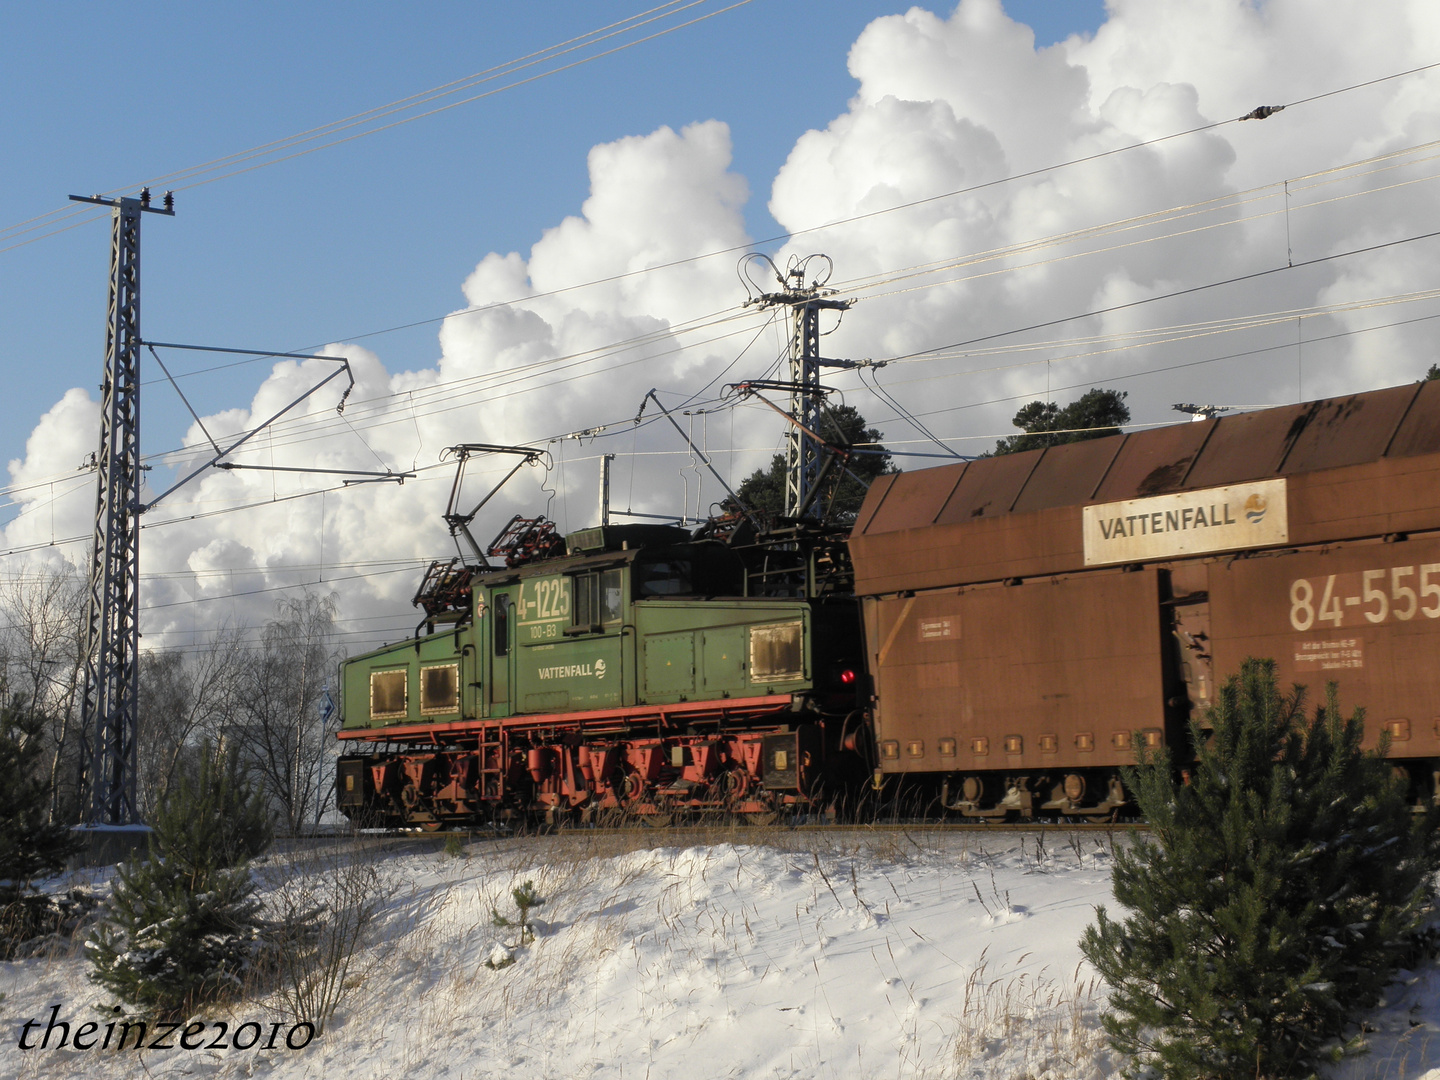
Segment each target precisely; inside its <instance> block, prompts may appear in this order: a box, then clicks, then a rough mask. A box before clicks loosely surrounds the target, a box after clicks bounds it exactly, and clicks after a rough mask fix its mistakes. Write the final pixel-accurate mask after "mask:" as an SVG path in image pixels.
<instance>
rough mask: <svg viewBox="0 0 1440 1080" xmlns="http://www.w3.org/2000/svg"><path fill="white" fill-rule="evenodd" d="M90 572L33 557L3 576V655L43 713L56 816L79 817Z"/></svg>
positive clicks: (31, 705) (12, 689) (27, 700)
mask: <svg viewBox="0 0 1440 1080" xmlns="http://www.w3.org/2000/svg"><path fill="white" fill-rule="evenodd" d="M84 635H85V579H84V575H83V574H82V573H81V571H80V570H79V569H78V568H76V567H74V566H71V565H69V564H61V565H59V566H39V565H31V566H28V567H25V568H24V569H23V570H21V571H19V572H17V573H12V574H10V575H7V576H5V577H3V578H0V658H3V663H4V678H5V684H6V687H7V689H8V691H9V693H11V694H12V695H15V696H17V697H18V698H19V699H20V700H21V701H22V702H23V703H24V706H25V709H26V711H27V712H28V713H29V714H31V715H36V716H42V717H44V728H43V730H44V737H45V740H46V764H47V769H48V771H49V791H50V815H49V816H50V820H51V821H52V822H56V821H60V822H65V823H73V822H75V821H78V820H79V813H80V808H79V804H78V792H77V787H78V776H79V751H80V730H79V729H80V695H81V693H82V692H83V689H84V688H83V685H82V683H83V679H84V666H85V658H84Z"/></svg>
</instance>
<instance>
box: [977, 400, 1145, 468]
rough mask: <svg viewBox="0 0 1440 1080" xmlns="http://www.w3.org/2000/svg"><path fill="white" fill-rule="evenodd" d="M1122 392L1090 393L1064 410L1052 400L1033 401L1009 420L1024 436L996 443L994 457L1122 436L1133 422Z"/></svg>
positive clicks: (1013, 436) (1007, 438) (1009, 437)
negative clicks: (1127, 425) (1121, 426)
mask: <svg viewBox="0 0 1440 1080" xmlns="http://www.w3.org/2000/svg"><path fill="white" fill-rule="evenodd" d="M1125 397H1126V394H1125V393H1124V391H1121V390H1087V391H1086V392H1085V393H1083V394H1081V395H1080V396H1079V397H1078V398H1076V399H1075V400H1074V401H1072V402H1071V403H1070V404H1069V405H1066V406H1065V407H1064V408H1061V407H1060V406H1059V405H1057V404H1056V403H1055V402H1053V401H1032V402H1030V404H1028V405H1025V406H1023V407H1022V408H1021V409H1020V411H1019V412H1017V413H1016V414H1015V416H1014V418H1013V419H1012V420H1011V421H1010V422H1011V423H1012V424H1014V425H1015V426H1016V427H1018V428H1019V429H1020V430H1021V431H1023V432H1024V433H1025V434H1023V435H1010V436H1007V437H1006V438H1003V439H1000V440H999V441H998V442H996V443H995V449H994V451H993V453H994V454H996V455H1000V454H1015V453H1019V452H1020V451H1021V450H1039V449H1042V448H1044V447H1046V446H1059V445H1060V444H1061V443H1072V442H1084V441H1085V440H1086V439H1099V438H1103V437H1104V436H1106V435H1118V434H1120V425H1121V424H1128V423H1129V422H1130V406H1128V405H1126V404H1125Z"/></svg>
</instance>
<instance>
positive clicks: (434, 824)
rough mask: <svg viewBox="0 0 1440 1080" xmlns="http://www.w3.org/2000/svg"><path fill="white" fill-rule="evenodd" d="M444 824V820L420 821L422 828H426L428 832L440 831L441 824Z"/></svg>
mask: <svg viewBox="0 0 1440 1080" xmlns="http://www.w3.org/2000/svg"><path fill="white" fill-rule="evenodd" d="M444 824H445V823H444V822H443V821H422V822H420V828H422V829H424V830H425V831H426V832H439V831H440V826H442V825H444Z"/></svg>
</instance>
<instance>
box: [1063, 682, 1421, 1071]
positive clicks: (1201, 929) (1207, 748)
mask: <svg viewBox="0 0 1440 1080" xmlns="http://www.w3.org/2000/svg"><path fill="white" fill-rule="evenodd" d="M1363 720H1364V712H1363V710H1356V711H1355V712H1354V713H1353V714H1351V715H1350V716H1349V717H1348V718H1346V717H1343V716H1342V715H1341V713H1340V710H1339V707H1338V704H1337V700H1336V691H1335V687H1334V685H1333V684H1332V685H1331V686H1330V687H1329V690H1328V693H1327V697H1326V703H1325V705H1324V706H1322V707H1320V708H1317V709H1316V710H1315V713H1314V716H1313V718H1312V719H1309V720H1307V719H1306V717H1305V711H1304V688H1303V687H1299V686H1297V687H1295V689H1294V692H1293V693H1291V694H1290V695H1288V696H1282V695H1281V694H1280V692H1279V690H1278V689H1277V687H1276V684H1275V665H1274V662H1273V661H1269V660H1247V661H1246V662H1245V663H1244V665H1243V667H1242V670H1241V673H1240V675H1239V676H1238V677H1235V678H1232V679H1230V680H1229V681H1228V682H1227V683H1226V685H1225V687H1224V688H1223V690H1222V692H1221V694H1220V696H1219V699H1218V701H1217V703H1216V705H1215V706H1214V707H1213V708H1212V709H1211V710H1210V712H1209V713H1208V715H1207V717H1206V726H1208V727H1212V728H1213V737H1211V738H1210V739H1209V740H1208V741H1207V739H1206V734H1207V733H1206V731H1205V730H1204V728H1202V726H1201V725H1199V724H1193V725H1192V729H1191V730H1192V735H1193V738H1194V741H1195V745H1196V746H1197V747H1198V751H1197V760H1196V762H1195V765H1194V768H1193V771H1192V775H1191V776H1190V777H1189V778H1188V782H1185V783H1177V782H1176V781H1175V779H1174V773H1173V770H1172V765H1171V762H1170V761H1169V758H1168V754H1166V753H1164V752H1161V753H1159V754H1155V755H1147V754H1146V753H1145V751H1144V747H1143V746H1142V744H1141V743H1140V742H1139V740H1138V738H1137V741H1136V744H1135V746H1136V755H1137V760H1138V761H1139V765H1138V766H1137V767H1136V768H1134V769H1131V770H1127V772H1126V782H1127V783H1128V784H1129V786H1130V787H1131V790H1132V791H1133V792H1134V795H1135V799H1136V801H1137V802H1138V804H1139V806H1140V809H1141V810H1142V812H1143V813H1144V815H1145V817H1146V819H1147V820H1148V822H1149V823H1150V836H1149V837H1148V838H1145V837H1141V838H1137V839H1136V841H1135V843H1134V844H1133V845H1132V846H1131V847H1130V848H1129V849H1128V850H1127V849H1124V848H1117V849H1116V852H1115V867H1114V872H1113V881H1114V888H1115V898H1116V899H1117V900H1118V901H1119V902H1120V903H1121V904H1123V905H1125V907H1127V908H1129V909H1130V911H1131V912H1133V914H1132V915H1131V916H1130V917H1128V918H1126V919H1125V920H1123V921H1121V922H1115V921H1112V920H1111V919H1110V918H1109V916H1108V915H1107V913H1106V911H1105V909H1104V908H1103V907H1102V908H1099V909H1098V910H1097V911H1096V917H1097V921H1096V924H1095V925H1094V926H1091V927H1090V928H1088V929H1087V930H1086V932H1085V935H1084V938H1083V940H1082V942H1081V948H1082V950H1083V951H1084V953H1085V955H1086V957H1087V958H1088V959H1089V960H1090V962H1091V963H1093V964H1094V965H1095V967H1096V968H1097V969H1098V970H1099V972H1100V974H1101V976H1102V977H1103V978H1104V979H1105V981H1106V982H1107V983H1108V984H1109V985H1110V986H1111V987H1112V988H1113V993H1112V996H1111V1002H1110V1004H1111V1008H1112V1010H1113V1012H1112V1013H1111V1014H1110V1015H1109V1016H1107V1017H1106V1019H1105V1026H1106V1030H1107V1033H1108V1035H1109V1037H1110V1040H1111V1043H1112V1044H1113V1045H1114V1046H1115V1048H1116V1049H1117V1050H1120V1051H1121V1052H1123V1053H1126V1054H1129V1055H1132V1057H1133V1058H1134V1060H1133V1061H1132V1065H1131V1068H1132V1069H1144V1068H1147V1067H1148V1068H1151V1069H1154V1070H1155V1071H1157V1072H1158V1073H1159V1074H1160V1075H1162V1076H1164V1077H1167V1078H1173V1080H1181V1078H1186V1080H1188V1078H1200V1077H1227V1076H1241V1075H1243V1076H1252V1077H1289V1076H1302V1075H1310V1074H1311V1073H1312V1072H1313V1070H1314V1068H1315V1066H1316V1064H1317V1063H1318V1062H1319V1061H1320V1060H1321V1059H1322V1058H1323V1057H1325V1056H1337V1053H1338V1047H1339V1037H1340V1036H1342V1035H1343V1033H1344V1031H1345V1028H1346V1024H1347V1020H1348V1016H1349V1015H1350V1013H1351V1011H1352V1010H1355V1009H1359V1008H1365V1007H1368V1006H1371V1005H1373V1004H1375V1003H1376V1002H1377V1000H1378V999H1379V995H1380V991H1381V989H1382V988H1383V986H1384V985H1385V984H1386V982H1388V981H1389V977H1390V973H1391V972H1392V971H1393V970H1394V968H1395V967H1396V966H1397V963H1398V961H1399V960H1400V959H1401V957H1402V955H1403V952H1404V950H1405V949H1406V947H1407V939H1408V938H1409V937H1410V936H1411V935H1413V934H1414V932H1415V931H1416V930H1417V929H1418V928H1419V926H1420V925H1421V923H1422V921H1423V920H1424V918H1425V917H1426V914H1427V911H1428V907H1429V902H1430V900H1431V881H1432V876H1433V874H1434V872H1435V869H1436V867H1437V864H1440V859H1437V841H1436V825H1437V819H1436V815H1435V813H1434V812H1433V811H1432V812H1430V813H1428V814H1425V815H1415V814H1413V813H1412V811H1411V808H1410V806H1409V805H1408V802H1407V791H1406V788H1407V784H1406V781H1405V780H1404V779H1403V778H1401V777H1397V775H1396V774H1395V772H1394V771H1393V770H1392V768H1391V766H1390V765H1389V764H1387V763H1386V762H1385V761H1383V760H1382V754H1383V750H1384V747H1382V748H1381V751H1380V752H1377V753H1366V752H1364V751H1362V750H1361V746H1360V743H1361V739H1362V737H1363Z"/></svg>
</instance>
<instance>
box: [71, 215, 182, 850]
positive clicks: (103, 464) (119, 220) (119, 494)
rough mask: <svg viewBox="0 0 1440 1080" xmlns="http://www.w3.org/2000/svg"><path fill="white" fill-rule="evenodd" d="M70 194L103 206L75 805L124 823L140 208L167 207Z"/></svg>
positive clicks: (129, 739) (134, 580)
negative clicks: (101, 343) (105, 228)
mask: <svg viewBox="0 0 1440 1080" xmlns="http://www.w3.org/2000/svg"><path fill="white" fill-rule="evenodd" d="M71 198H72V199H74V200H76V201H77V202H91V203H98V204H100V205H102V206H109V207H111V218H110V223H111V231H110V298H109V305H108V308H107V311H106V320H105V378H104V382H103V383H102V384H101V388H100V414H101V421H100V449H99V452H98V453H97V454H96V455H95V464H96V468H97V470H98V472H99V474H100V481H99V485H98V493H97V495H96V499H95V542H94V549H93V553H92V555H91V559H90V590H89V621H88V623H87V625H86V630H85V699H84V701H83V703H82V705H81V713H80V806H81V812H82V813H83V814H84V816H85V820H86V822H87V823H89V824H91V825H133V824H137V823H138V822H139V816H138V814H137V810H136V802H135V738H136V731H137V723H136V719H137V714H136V698H137V695H138V689H139V680H138V678H137V676H138V673H139V668H138V663H139V645H140V632H139V631H140V628H139V612H140V605H139V593H138V588H139V569H140V510H141V504H140V476H141V469H140V215H141V213H142V212H147V211H148V212H150V213H159V214H167V215H168V214H172V213H173V210H172V209H171V205H170V198H169V196H168V195H167V196H166V207H165V209H163V210H161V209H160V208H158V207H151V206H150V205H149V204H150V193H149V191H146V192H144V193H143V194H142V195H141V197H140V198H138V199H104V198H101V197H100V196H95V197H93V198H81V197H78V196H74V195H72V196H71Z"/></svg>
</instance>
